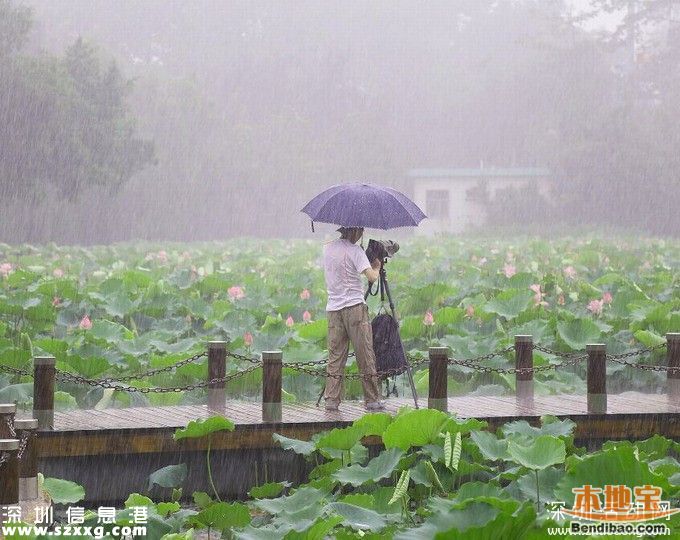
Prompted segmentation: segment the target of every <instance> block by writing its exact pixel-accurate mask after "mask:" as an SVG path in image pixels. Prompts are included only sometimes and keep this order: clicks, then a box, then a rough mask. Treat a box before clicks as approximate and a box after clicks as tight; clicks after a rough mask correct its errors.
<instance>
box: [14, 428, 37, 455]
mask: <svg viewBox="0 0 680 540" xmlns="http://www.w3.org/2000/svg"><path fill="white" fill-rule="evenodd" d="M37 435H38V434H37V433H36V432H35V431H24V433H23V435H22V436H21V441H20V442H19V451H18V452H17V458H18V459H19V460H21V459H22V458H23V457H24V452H25V451H26V447H27V446H28V441H29V440H30V439H35V438H36V437H37Z"/></svg>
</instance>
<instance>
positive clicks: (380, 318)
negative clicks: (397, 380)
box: [371, 313, 408, 380]
mask: <svg viewBox="0 0 680 540" xmlns="http://www.w3.org/2000/svg"><path fill="white" fill-rule="evenodd" d="M371 327H372V328H373V351H374V352H375V363H376V366H375V368H376V370H377V371H378V375H379V378H380V380H384V379H387V378H388V377H394V376H395V375H399V374H401V373H403V372H404V371H406V368H407V367H408V364H407V362H406V354H405V353H404V345H403V344H402V342H401V337H400V336H399V324H398V323H397V321H395V320H394V318H393V317H392V316H391V315H389V314H388V313H382V314H380V315H377V316H376V317H375V318H374V319H373V321H372V322H371ZM388 370H389V372H390V373H389V374H386V375H380V372H381V371H388Z"/></svg>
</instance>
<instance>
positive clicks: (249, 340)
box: [243, 332, 253, 347]
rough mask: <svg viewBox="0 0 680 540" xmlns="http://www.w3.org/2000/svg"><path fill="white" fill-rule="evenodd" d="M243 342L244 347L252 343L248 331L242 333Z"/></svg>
mask: <svg viewBox="0 0 680 540" xmlns="http://www.w3.org/2000/svg"><path fill="white" fill-rule="evenodd" d="M243 343H245V344H246V347H250V346H251V345H252V344H253V334H251V333H250V332H246V333H245V334H243Z"/></svg>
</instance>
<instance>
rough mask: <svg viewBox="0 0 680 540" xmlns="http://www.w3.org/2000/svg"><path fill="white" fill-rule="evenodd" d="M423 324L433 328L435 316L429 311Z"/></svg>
mask: <svg viewBox="0 0 680 540" xmlns="http://www.w3.org/2000/svg"><path fill="white" fill-rule="evenodd" d="M423 324H424V325H425V326H432V325H433V324H434V315H432V312H431V311H430V310H429V309H428V310H427V311H426V312H425V316H424V317H423Z"/></svg>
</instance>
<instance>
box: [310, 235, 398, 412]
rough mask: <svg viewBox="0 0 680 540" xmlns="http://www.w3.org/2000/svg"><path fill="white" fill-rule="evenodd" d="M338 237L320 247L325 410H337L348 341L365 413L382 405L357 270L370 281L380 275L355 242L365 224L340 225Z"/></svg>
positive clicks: (376, 265) (378, 264) (371, 339)
mask: <svg viewBox="0 0 680 540" xmlns="http://www.w3.org/2000/svg"><path fill="white" fill-rule="evenodd" d="M338 232H340V233H341V236H340V238H338V239H337V240H333V241H331V242H329V243H327V244H326V245H325V246H324V257H323V258H324V273H325V278H326V288H327V290H328V303H327V304H326V312H327V317H328V367H327V373H328V377H327V379H326V390H325V394H324V397H325V401H326V410H329V411H337V410H338V406H339V405H340V401H342V398H343V397H344V386H345V385H344V372H345V364H346V363H347V355H348V353H349V342H350V341H351V342H352V345H353V346H354V351H355V353H356V359H357V364H358V366H359V371H360V372H361V374H362V376H363V378H362V380H361V382H362V385H363V390H364V401H365V404H366V409H367V410H369V411H379V410H383V409H384V408H385V405H384V403H383V402H381V401H380V390H379V387H378V377H377V374H376V368H375V353H374V352H373V331H372V328H371V322H370V321H369V319H368V306H367V305H366V302H365V301H364V291H363V283H362V279H361V274H364V275H365V276H366V277H367V278H368V281H369V282H371V283H373V282H374V281H376V280H377V279H378V278H379V269H380V259H378V258H376V259H374V260H373V261H372V262H369V260H368V257H366V253H364V251H363V249H361V247H359V246H358V245H356V242H357V241H358V240H359V239H360V238H361V237H362V236H363V233H364V229H363V227H340V228H339V229H338Z"/></svg>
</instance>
